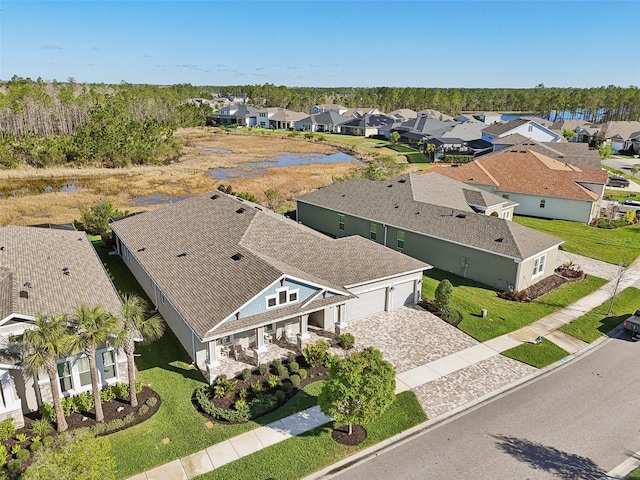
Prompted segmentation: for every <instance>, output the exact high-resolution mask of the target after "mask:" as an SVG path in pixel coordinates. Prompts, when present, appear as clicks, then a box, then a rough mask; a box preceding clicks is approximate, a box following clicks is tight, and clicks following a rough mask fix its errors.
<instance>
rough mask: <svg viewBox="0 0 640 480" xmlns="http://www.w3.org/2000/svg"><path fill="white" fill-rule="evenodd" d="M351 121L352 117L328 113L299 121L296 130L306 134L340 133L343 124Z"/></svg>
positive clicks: (296, 123) (332, 112)
mask: <svg viewBox="0 0 640 480" xmlns="http://www.w3.org/2000/svg"><path fill="white" fill-rule="evenodd" d="M349 120H352V119H351V117H345V116H344V115H340V114H339V113H336V112H334V111H327V112H323V113H318V114H313V115H311V116H309V117H306V118H303V119H302V120H298V121H297V122H295V128H296V130H303V131H305V132H326V133H340V131H341V130H340V129H341V126H342V124H343V123H346V122H348V121H349Z"/></svg>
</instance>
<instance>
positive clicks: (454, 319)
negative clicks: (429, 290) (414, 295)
mask: <svg viewBox="0 0 640 480" xmlns="http://www.w3.org/2000/svg"><path fill="white" fill-rule="evenodd" d="M418 305H419V306H421V307H422V308H424V309H425V310H426V311H427V312H431V313H433V314H434V315H435V316H436V317H440V318H442V311H441V310H440V309H439V308H438V307H437V306H436V304H435V303H433V301H432V300H429V299H428V298H423V299H422V300H420V301H419V302H418ZM450 317H451V318H449V320H445V322H447V323H449V324H451V325H453V326H454V327H457V326H458V325H460V322H462V318H463V317H462V314H461V313H460V312H459V311H458V310H453V311H452V312H451V314H450ZM442 320H444V318H442Z"/></svg>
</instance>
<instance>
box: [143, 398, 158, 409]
mask: <svg viewBox="0 0 640 480" xmlns="http://www.w3.org/2000/svg"><path fill="white" fill-rule="evenodd" d="M156 403H158V398H157V397H149V398H147V401H146V402H145V404H146V405H147V406H149V407H155V405H156Z"/></svg>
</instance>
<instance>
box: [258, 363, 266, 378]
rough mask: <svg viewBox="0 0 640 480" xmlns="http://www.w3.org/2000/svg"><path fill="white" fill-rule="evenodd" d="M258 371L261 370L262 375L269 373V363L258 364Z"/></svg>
mask: <svg viewBox="0 0 640 480" xmlns="http://www.w3.org/2000/svg"><path fill="white" fill-rule="evenodd" d="M258 372H260V375H266V374H267V373H269V365H267V364H266V363H261V364H260V365H258Z"/></svg>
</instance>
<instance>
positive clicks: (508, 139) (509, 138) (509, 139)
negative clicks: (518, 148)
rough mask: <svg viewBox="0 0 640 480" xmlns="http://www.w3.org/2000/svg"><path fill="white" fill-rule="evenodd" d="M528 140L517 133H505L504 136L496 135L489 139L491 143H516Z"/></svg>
mask: <svg viewBox="0 0 640 480" xmlns="http://www.w3.org/2000/svg"><path fill="white" fill-rule="evenodd" d="M527 140H529V139H528V138H527V137H525V136H524V135H520V134H519V133H512V134H511V135H505V136H504V137H497V138H494V139H493V140H491V143H493V144H494V145H517V144H519V143H522V142H526V141H527Z"/></svg>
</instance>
